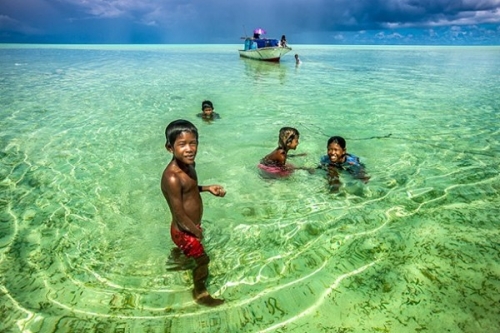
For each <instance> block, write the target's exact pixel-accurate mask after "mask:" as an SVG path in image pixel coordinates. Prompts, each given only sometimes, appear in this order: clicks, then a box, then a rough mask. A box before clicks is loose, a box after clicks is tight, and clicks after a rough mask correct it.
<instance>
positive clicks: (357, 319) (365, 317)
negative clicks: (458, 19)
mask: <svg viewBox="0 0 500 333" xmlns="http://www.w3.org/2000/svg"><path fill="white" fill-rule="evenodd" d="M292 47H293V48H294V50H293V51H292V54H288V55H286V56H285V57H284V58H283V59H282V62H281V63H280V64H267V63H260V62H255V61H251V60H244V59H240V58H238V53H237V49H238V48H239V45H215V46H214V45H203V46H193V45H189V46H180V45H177V46H172V45H171V46H163V45H161V46H160V45H158V46H154V45H152V46H96V45H93V46H44V47H41V46H30V45H5V44H4V45H1V46H0V91H1V94H0V105H1V106H2V107H1V109H0V115H1V117H0V125H1V128H2V130H1V134H0V143H1V145H0V157H1V160H0V187H1V192H0V193H1V194H0V207H1V215H0V251H1V252H0V282H1V283H0V304H1V307H0V315H1V317H2V318H3V319H2V321H1V323H0V331H12V332H306V331H307V332H417V331H419V332H494V331H498V330H499V329H500V320H499V319H498V318H500V316H499V307H498V303H499V301H500V296H499V295H500V282H499V281H500V264H499V253H500V251H499V250H500V241H499V239H500V237H499V236H500V235H499V218H498V216H499V214H500V200H499V190H500V176H499V167H498V161H499V153H500V130H499V126H498V124H499V123H500V122H499V120H500V119H499V118H500V116H499V115H500V112H499V111H500V99H499V98H498V96H500V48H499V47H368V46H367V47H344V46H342V47H337V46H310V45H297V46H294V45H292ZM295 52H297V53H299V55H300V57H301V60H302V61H303V63H302V64H301V65H300V66H298V67H296V66H295V63H294V59H293V53H295ZM203 99H210V100H212V101H213V102H214V104H215V109H216V111H217V112H219V113H220V114H221V117H222V118H221V119H220V120H217V121H215V122H213V123H210V124H209V123H204V122H202V121H201V120H200V119H199V118H197V117H196V113H198V112H199V109H200V105H201V101H202V100H203ZM177 118H185V119H188V120H191V121H192V122H193V123H195V124H196V125H197V126H198V129H199V131H200V147H199V149H200V150H199V153H198V156H197V170H198V176H199V179H200V183H201V184H213V183H219V184H222V185H224V186H225V187H226V190H227V195H226V197H225V198H216V197H211V196H209V194H206V193H204V194H203V198H204V203H205V215H204V221H203V225H204V228H205V233H206V235H205V246H206V249H207V251H208V253H209V255H210V257H211V259H212V262H211V264H210V276H211V278H210V281H209V290H210V291H211V292H212V293H213V294H215V295H216V296H219V297H222V298H224V299H225V300H226V303H225V304H224V305H223V306H221V307H219V308H214V309H210V308H205V307H201V306H198V305H196V304H194V303H193V302H192V299H191V296H190V289H191V287H192V282H191V277H190V271H189V270H172V268H173V267H172V263H171V260H168V258H169V255H170V251H171V249H172V248H173V244H172V242H171V240H170V235H169V218H170V215H169V212H168V207H167V205H166V203H165V200H164V199H163V197H162V195H161V192H160V190H159V179H160V175H161V173H162V171H163V169H164V167H165V165H166V164H167V163H168V161H169V160H170V158H171V156H170V155H169V154H168V152H167V151H166V150H165V148H164V141H165V139H164V129H165V126H166V125H167V124H168V123H169V122H170V121H171V120H174V119H177ZM282 126H294V127H296V128H297V129H298V130H299V131H300V133H301V137H300V144H299V146H298V149H297V151H296V153H307V155H306V156H304V157H296V158H293V159H291V160H290V162H292V163H293V164H295V165H300V166H310V167H313V166H315V165H316V163H317V162H318V160H319V157H320V156H321V155H322V154H324V153H325V146H326V141H327V139H328V137H329V136H331V135H342V136H344V137H346V138H347V142H348V151H349V152H352V153H354V154H356V155H358V156H360V157H361V159H362V161H363V162H364V163H365V164H366V165H367V167H368V171H369V173H370V175H371V180H370V182H369V183H368V184H366V185H364V184H361V183H359V182H357V181H356V180H353V179H351V178H349V177H348V176H343V178H342V182H343V187H342V188H341V190H340V191H339V192H338V193H331V192H330V191H329V189H328V187H327V185H326V180H325V178H324V174H322V173H321V172H320V171H318V172H316V173H315V174H313V175H310V174H309V173H307V172H306V171H297V172H296V173H295V174H294V175H293V176H292V177H290V178H289V179H284V180H266V179H262V178H261V177H260V176H259V174H258V172H257V168H256V164H257V162H258V160H259V159H260V158H261V157H263V156H264V155H265V154H267V153H268V152H270V151H271V150H272V149H274V148H275V146H276V143H277V135H278V130H279V128H280V127H282Z"/></svg>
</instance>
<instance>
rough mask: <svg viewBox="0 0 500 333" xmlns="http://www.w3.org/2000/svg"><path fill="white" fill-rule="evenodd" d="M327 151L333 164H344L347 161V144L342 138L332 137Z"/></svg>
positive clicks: (327, 145)
mask: <svg viewBox="0 0 500 333" xmlns="http://www.w3.org/2000/svg"><path fill="white" fill-rule="evenodd" d="M326 151H327V154H328V157H330V161H331V162H333V163H343V162H344V161H345V154H346V143H345V139H344V138H343V137H341V136H332V137H331V138H330V139H328V143H327V144H326Z"/></svg>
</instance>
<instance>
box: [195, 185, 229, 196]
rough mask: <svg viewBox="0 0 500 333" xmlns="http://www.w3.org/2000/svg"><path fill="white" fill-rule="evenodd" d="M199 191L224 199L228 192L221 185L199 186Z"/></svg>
mask: <svg viewBox="0 0 500 333" xmlns="http://www.w3.org/2000/svg"><path fill="white" fill-rule="evenodd" d="M198 191H200V193H201V192H203V191H208V192H210V193H212V194H213V195H215V196H217V197H223V196H225V195H226V190H225V189H224V187H222V186H220V185H206V186H202V185H198Z"/></svg>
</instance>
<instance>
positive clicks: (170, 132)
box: [165, 119, 198, 146]
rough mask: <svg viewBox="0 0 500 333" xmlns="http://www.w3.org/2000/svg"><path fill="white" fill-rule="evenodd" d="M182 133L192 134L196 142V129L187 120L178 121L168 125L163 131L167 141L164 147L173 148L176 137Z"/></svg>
mask: <svg viewBox="0 0 500 333" xmlns="http://www.w3.org/2000/svg"><path fill="white" fill-rule="evenodd" d="M183 132H189V133H193V134H194V136H195V137H196V140H197V141H198V129H197V128H196V126H194V125H193V124H192V123H191V122H189V121H187V120H184V119H178V120H174V121H172V122H171V123H170V124H168V126H167V128H166V129H165V138H166V139H167V143H166V146H173V145H174V143H175V140H176V139H177V137H178V136H179V135H181V134H182V133H183Z"/></svg>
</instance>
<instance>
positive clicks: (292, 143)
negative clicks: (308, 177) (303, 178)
mask: <svg viewBox="0 0 500 333" xmlns="http://www.w3.org/2000/svg"><path fill="white" fill-rule="evenodd" d="M299 136H300V134H299V131H298V130H297V129H296V128H293V127H283V128H281V129H280V132H279V137H278V147H277V148H276V149H275V150H273V151H272V152H271V153H269V154H267V155H266V156H265V157H264V158H262V159H261V160H260V163H259V164H258V165H257V167H258V168H259V169H260V170H261V171H262V172H261V174H262V175H263V176H264V177H265V178H283V177H288V176H290V175H291V174H292V173H293V171H294V170H295V169H306V168H298V167H295V166H293V165H291V164H287V163H286V159H287V157H289V155H288V151H289V150H290V149H292V150H295V149H297V146H298V145H299ZM303 155H305V154H300V155H293V156H303ZM290 156H292V155H290ZM306 170H309V169H306ZM309 171H310V170H309Z"/></svg>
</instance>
